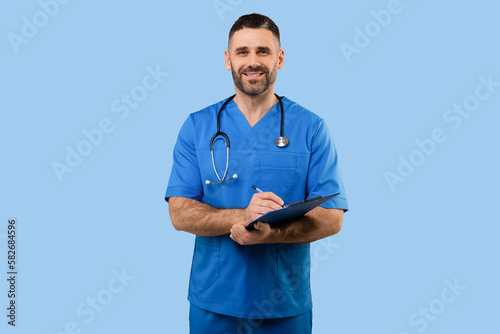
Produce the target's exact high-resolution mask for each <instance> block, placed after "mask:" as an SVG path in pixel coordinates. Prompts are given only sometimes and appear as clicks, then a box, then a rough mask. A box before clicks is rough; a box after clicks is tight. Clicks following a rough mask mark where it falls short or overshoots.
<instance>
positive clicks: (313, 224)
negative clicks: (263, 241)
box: [267, 207, 344, 244]
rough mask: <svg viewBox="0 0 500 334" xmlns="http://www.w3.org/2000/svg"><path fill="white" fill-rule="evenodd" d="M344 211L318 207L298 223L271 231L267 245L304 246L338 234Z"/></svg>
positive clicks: (298, 220) (297, 221)
mask: <svg viewBox="0 0 500 334" xmlns="http://www.w3.org/2000/svg"><path fill="white" fill-rule="evenodd" d="M343 217H344V211H343V210H338V209H325V208H322V207H317V208H315V209H314V210H312V211H310V212H309V213H307V214H306V215H305V216H303V217H301V218H299V219H297V220H296V221H294V222H292V223H290V224H286V225H282V226H278V227H276V228H272V229H271V233H270V235H269V238H268V240H267V241H268V242H267V243H283V244H304V243H310V242H313V241H316V240H319V239H323V238H326V237H329V236H331V235H334V234H337V233H338V232H339V231H340V229H341V227H342V221H343Z"/></svg>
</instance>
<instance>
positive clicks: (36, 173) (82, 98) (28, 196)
mask: <svg viewBox="0 0 500 334" xmlns="http://www.w3.org/2000/svg"><path fill="white" fill-rule="evenodd" d="M42 2H43V0H42ZM220 2H221V3H224V4H226V7H225V9H226V11H225V12H223V13H222V14H221V15H219V13H218V12H217V11H216V9H215V7H214V3H213V1H212V0H206V1H168V2H167V1H140V2H139V1H129V2H123V1H107V2H102V1H70V2H69V3H67V4H61V5H60V6H59V9H58V10H57V11H56V10H55V7H52V11H53V13H52V14H53V17H50V18H49V19H48V22H43V18H44V17H43V14H37V13H38V12H39V11H40V10H41V5H40V4H39V3H38V2H37V1H35V0H30V1H18V2H15V3H14V2H9V3H8V4H5V3H3V4H2V6H1V7H2V10H1V11H0V22H1V25H0V27H1V30H0V32H1V34H0V35H1V39H0V50H1V51H0V52H1V55H2V56H1V58H2V61H1V62H0V69H1V70H0V73H1V76H0V83H1V90H0V91H1V99H0V105H1V121H0V136H1V140H0V143H1V144H0V145H1V156H2V160H1V161H2V169H1V170H2V172H1V198H0V199H1V202H0V203H1V205H0V212H1V214H0V218H1V224H0V242H1V243H0V249H1V252H0V263H1V265H0V268H3V269H2V270H1V277H4V275H5V273H6V271H7V268H6V253H7V251H6V241H7V240H6V238H5V233H6V226H7V220H8V219H9V218H12V217H14V218H16V219H17V224H18V238H19V239H18V246H19V249H18V261H19V264H18V268H17V269H18V271H19V277H18V292H19V294H18V300H17V304H18V309H17V311H18V318H17V326H16V328H11V326H8V325H7V324H6V322H7V318H6V317H5V315H4V313H6V310H5V308H6V307H7V304H6V303H7V302H8V300H7V298H6V292H7V282H6V280H5V278H2V280H1V282H2V283H0V295H1V296H2V298H0V302H1V307H0V309H1V310H3V311H1V312H0V313H1V314H0V319H3V320H1V323H0V328H1V331H2V333H11V332H12V333H14V332H17V333H47V334H48V333H54V334H55V333H60V332H64V328H65V326H66V325H67V324H69V323H71V322H74V323H76V325H77V326H78V328H79V329H80V330H81V333H147V332H148V333H149V332H154V333H187V331H188V327H187V326H188V302H187V300H186V295H187V286H188V278H189V269H190V261H191V257H192V251H193V239H194V238H193V236H192V235H188V234H186V233H183V232H177V231H175V230H174V229H173V227H172V226H171V223H170V220H169V215H168V205H167V203H166V202H165V201H164V199H163V196H164V192H165V189H166V185H167V182H168V178H169V174H170V168H171V164H172V149H173V146H174V143H175V139H176V137H177V133H178V131H179V128H180V126H181V124H182V123H183V121H184V120H185V118H186V117H187V116H188V114H189V113H191V112H194V111H196V110H199V109H201V108H203V107H205V106H207V105H209V104H212V103H215V102H217V101H219V100H221V99H223V98H226V97H228V96H229V95H231V94H232V93H233V91H234V88H233V83H232V79H231V75H230V73H229V72H227V71H226V70H225V69H224V58H223V52H224V50H225V48H226V43H227V34H228V32H229V29H230V27H231V25H232V23H233V22H234V21H235V20H236V19H237V18H238V17H239V16H240V15H243V14H247V13H251V12H260V13H263V14H266V15H268V16H270V17H271V18H272V19H273V20H275V22H276V23H277V24H278V26H279V27H280V30H281V33H282V47H283V49H284V50H285V67H284V69H283V70H281V71H280V72H279V74H278V80H277V86H276V91H277V93H279V94H281V95H285V96H287V97H289V98H290V99H292V100H294V101H296V102H298V103H300V104H302V105H303V106H305V107H307V108H308V109H310V110H312V111H314V112H315V113H317V114H318V115H320V116H321V117H323V118H324V119H325V120H326V121H327V124H328V127H329V128H330V131H331V132H332V135H333V137H334V139H335V142H336V145H337V150H338V153H339V156H340V166H341V169H342V172H343V176H344V182H345V186H346V190H347V196H348V199H349V205H350V211H349V212H348V213H347V214H346V216H345V220H344V226H343V229H342V231H341V232H340V234H338V235H336V236H334V237H332V238H329V239H328V240H325V241H323V242H322V243H320V242H316V243H314V244H313V246H312V247H313V263H314V264H315V266H314V268H313V273H312V285H313V303H314V332H315V333H318V334H321V333H354V334H355V333H384V334H386V333H390V334H392V333H393V334H400V333H411V334H413V333H422V332H425V333H478V332H489V333H493V332H498V331H499V330H500V325H499V324H498V321H497V320H495V319H497V315H498V313H499V311H500V308H499V304H498V300H499V298H500V289H499V287H498V284H499V283H498V282H499V281H500V275H499V272H498V253H499V246H498V241H497V238H498V233H499V232H500V229H499V228H498V223H499V219H498V214H497V212H496V209H497V207H498V206H497V202H498V198H499V196H498V186H499V185H500V180H499V177H498V170H499V167H500V166H499V165H500V164H499V161H498V144H499V139H500V135H499V131H498V124H499V121H500V116H499V111H500V87H497V88H496V91H495V92H493V93H492V94H491V96H490V97H489V98H488V99H486V100H484V101H481V102H480V105H479V106H478V108H477V110H475V111H474V112H472V114H471V116H470V117H469V118H467V119H464V120H463V123H462V124H461V126H460V127H458V128H457V129H453V128H452V127H451V125H453V124H454V123H449V122H446V121H445V120H444V119H443V115H445V113H446V111H447V109H448V108H451V107H453V105H454V104H456V103H463V102H464V100H466V99H467V98H468V97H469V96H471V95H473V94H474V93H475V89H476V87H477V86H478V85H479V84H480V82H479V80H478V77H480V76H483V77H484V78H488V76H490V75H491V76H492V78H493V80H494V81H496V82H498V81H500V66H499V61H498V60H499V59H500V47H499V44H498V33H499V31H500V21H499V20H498V13H499V10H500V6H499V5H498V3H497V2H495V1H491V0H490V1H485V0H479V1H462V2H457V1H440V2H434V1H429V0H427V1H425V0H418V1H417V0H414V1H409V0H402V1H401V2H400V5H399V8H400V9H401V11H400V12H399V13H398V14H394V15H392V18H391V20H390V22H389V23H388V24H386V26H385V27H382V28H381V29H380V31H376V30H372V31H371V34H372V36H374V37H373V38H372V39H371V41H370V43H369V44H368V45H367V46H366V47H364V48H360V50H359V53H358V54H353V55H352V57H351V59H350V60H351V61H350V62H348V61H347V58H346V57H345V56H344V54H343V53H342V51H341V48H340V45H341V43H343V42H344V43H349V44H353V43H354V39H355V34H356V32H355V28H356V27H358V28H360V29H365V26H366V25H367V24H368V27H372V29H376V26H373V25H372V26H370V24H371V23H370V22H371V21H373V20H374V18H373V15H372V14H371V11H375V12H378V11H380V10H382V9H384V8H387V6H388V4H389V3H390V1H387V0H383V1H366V0H365V1H355V2H348V1H342V2H340V1H308V2H306V1H293V2H292V1H280V2H278V1H274V2H269V1H262V0H259V1H248V0H243V1H238V0H232V1H229V0H221V1H220ZM54 12H55V14H54ZM34 15H35V18H36V19H38V20H41V21H39V22H41V23H42V24H43V23H46V25H45V26H43V27H41V28H39V29H38V32H37V33H36V35H34V36H33V37H32V38H29V39H27V43H25V44H21V45H19V48H18V52H17V53H16V52H15V50H14V48H13V47H12V44H11V42H10V41H9V36H12V35H9V34H10V33H15V34H18V35H20V34H21V33H22V28H23V24H25V23H23V22H24V21H23V17H26V18H27V19H28V20H29V21H31V22H33V16H34ZM37 15H38V16H37ZM40 15H41V16H40ZM47 17H48V16H47ZM373 27H375V28H373ZM157 66H159V68H160V69H161V71H164V72H168V73H169V74H168V76H167V77H166V78H164V80H163V81H162V82H161V83H160V84H159V85H158V87H157V88H156V89H154V90H152V91H150V92H149V93H148V95H147V97H146V98H145V99H144V100H143V101H141V102H140V103H139V105H138V106H137V107H136V108H135V109H131V110H130V114H129V115H128V116H127V117H125V118H124V119H120V117H119V116H120V115H121V114H120V113H114V112H113V109H112V107H111V105H112V103H113V101H114V100H115V99H117V98H120V96H121V95H122V94H130V92H131V90H132V89H133V88H134V87H136V86H137V85H141V84H142V80H143V78H144V76H145V75H146V74H147V73H148V72H147V69H146V68H147V67H150V68H152V69H155V68H156V67H157ZM483 92H484V90H483ZM469 101H471V100H470V99H469ZM122 116H123V115H122ZM106 118H107V119H109V120H110V121H111V122H112V124H113V126H114V128H113V129H114V130H113V131H112V132H111V133H108V134H105V135H104V137H103V139H102V142H101V143H100V144H99V145H97V146H94V147H93V149H92V152H91V153H90V154H89V155H88V156H86V157H84V158H83V161H82V162H81V164H80V165H78V166H77V167H76V168H74V169H73V171H72V172H71V173H66V174H64V175H63V178H62V181H61V182H60V181H59V180H58V178H57V176H56V174H55V173H54V171H53V167H52V164H53V162H54V161H58V162H60V163H64V160H65V157H66V154H67V151H66V147H67V146H69V147H71V148H73V149H76V147H77V145H78V144H79V143H80V142H81V141H82V140H85V137H84V135H83V134H82V131H84V130H87V131H90V130H91V129H95V128H97V127H98V125H99V122H100V121H101V120H103V119H106ZM435 128H441V129H442V130H443V131H444V133H445V135H446V136H447V140H446V141H445V142H444V143H440V144H437V145H436V148H435V149H434V152H433V153H432V154H430V155H429V156H426V157H425V160H424V161H423V162H422V161H420V162H422V163H421V165H420V166H417V167H416V168H415V170H414V171H413V173H412V174H411V175H410V176H408V177H406V178H405V182H404V183H398V184H397V185H396V186H395V189H391V187H390V186H389V185H388V183H387V182H386V179H385V176H384V174H385V173H386V172H388V171H389V172H392V173H397V169H398V165H399V160H398V159H399V157H400V156H402V157H404V158H406V159H408V158H409V156H410V155H411V154H412V152H414V151H415V150H416V149H418V147H417V145H416V144H415V140H424V139H425V138H429V137H430V136H431V133H432V131H433V130H434V129H435ZM207 140H208V139H207ZM415 154H417V153H415ZM415 154H414V157H417V155H415ZM393 190H394V191H393ZM113 270H116V271H119V272H121V271H122V270H124V271H125V272H126V274H127V275H129V276H133V277H134V278H133V279H131V278H130V280H129V281H128V282H127V286H125V287H124V288H123V290H122V291H121V292H120V293H116V294H113V295H111V297H112V300H110V299H109V296H110V295H109V292H107V291H109V288H108V284H109V283H110V282H115V281H113V277H114V275H113ZM445 280H448V281H450V282H453V281H454V280H456V281H457V282H458V283H459V284H460V285H461V286H464V287H466V289H465V290H464V291H461V292H459V295H457V296H455V298H454V301H453V302H451V303H444V302H443V300H442V299H441V298H442V297H441V293H442V291H443V289H445V288H446V284H445V283H444V281H445ZM115 283H116V282H115ZM106 289H108V290H106ZM447 296H448V297H450V296H452V294H451V293H449V294H448V295H447ZM88 298H101V300H102V301H105V303H106V305H104V306H103V307H102V309H100V312H96V314H95V318H94V319H92V321H89V322H88V323H87V322H86V320H88V319H89V318H88V317H86V316H81V315H79V314H78V313H77V311H76V309H77V307H78V306H79V305H80V304H81V303H86V302H87V300H88ZM103 298H104V299H103ZM106 298H107V299H106ZM443 306H444V308H443ZM429 307H430V308H431V311H430V312H434V313H431V316H432V317H429V318H427V320H423V319H426V318H425V317H423V316H420V315H419V314H420V312H425V311H423V310H424V309H425V308H429ZM414 313H416V314H417V315H415V314H414ZM412 316H413V317H414V318H413V320H414V321H413V322H411V320H410V318H411V317H412ZM430 319H432V320H430ZM415 320H416V321H417V323H415ZM424 324H425V326H424ZM70 326H71V325H70Z"/></svg>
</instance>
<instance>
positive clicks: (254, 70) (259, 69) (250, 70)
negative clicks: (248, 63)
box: [238, 66, 269, 74]
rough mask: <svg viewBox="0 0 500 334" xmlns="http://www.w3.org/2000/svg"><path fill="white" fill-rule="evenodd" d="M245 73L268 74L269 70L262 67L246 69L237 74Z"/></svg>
mask: <svg viewBox="0 0 500 334" xmlns="http://www.w3.org/2000/svg"><path fill="white" fill-rule="evenodd" d="M245 72H262V73H266V74H267V73H269V70H268V69H267V68H266V67H263V66H255V67H246V68H243V69H241V70H239V71H238V73H239V74H243V73H245Z"/></svg>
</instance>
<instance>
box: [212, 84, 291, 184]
mask: <svg viewBox="0 0 500 334" xmlns="http://www.w3.org/2000/svg"><path fill="white" fill-rule="evenodd" d="M274 95H275V96H276V97H277V98H278V100H279V102H280V109H281V126H280V136H279V137H278V138H276V140H275V141H274V143H275V144H276V146H277V147H280V148H282V147H286V146H288V144H289V143H290V140H289V139H288V138H287V137H285V136H284V135H283V123H284V119H285V116H284V111H283V102H282V101H281V97H279V96H278V95H277V94H276V93H275V94H274ZM235 96H236V94H234V95H233V96H231V97H230V98H228V99H227V100H226V101H225V102H224V103H223V104H222V107H220V109H219V114H218V115H217V132H216V133H215V134H214V135H213V137H212V139H211V140H210V154H211V155H212V166H213V167H214V172H215V175H217V178H218V179H219V182H210V181H209V180H206V181H205V183H206V184H214V185H218V184H221V183H224V182H229V181H231V180H232V179H236V178H237V177H238V175H237V174H234V175H233V176H232V177H231V178H229V179H227V180H226V175H227V169H228V167H229V137H228V136H227V135H226V134H225V133H224V132H222V131H221V130H220V114H221V112H222V110H224V108H225V107H226V105H227V104H228V103H229V102H230V101H231V100H232V99H234V97H235ZM219 136H222V138H224V140H225V141H226V152H227V153H226V170H225V171H224V175H223V176H222V178H221V177H220V176H219V173H218V172H217V168H215V160H214V142H215V141H216V140H217V139H222V138H221V137H219Z"/></svg>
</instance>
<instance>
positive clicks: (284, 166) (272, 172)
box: [257, 153, 297, 202]
mask: <svg viewBox="0 0 500 334" xmlns="http://www.w3.org/2000/svg"><path fill="white" fill-rule="evenodd" d="M296 172H297V157H296V156H295V155H290V154H283V153H281V154H280V153H264V154H262V155H261V156H260V171H259V181H258V183H257V185H258V187H260V188H261V189H262V190H263V191H271V192H273V193H275V194H276V195H278V196H279V197H281V199H283V200H284V201H285V202H286V199H285V198H283V197H284V196H286V195H287V193H288V192H289V191H290V190H292V188H293V186H294V184H295V178H296Z"/></svg>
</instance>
